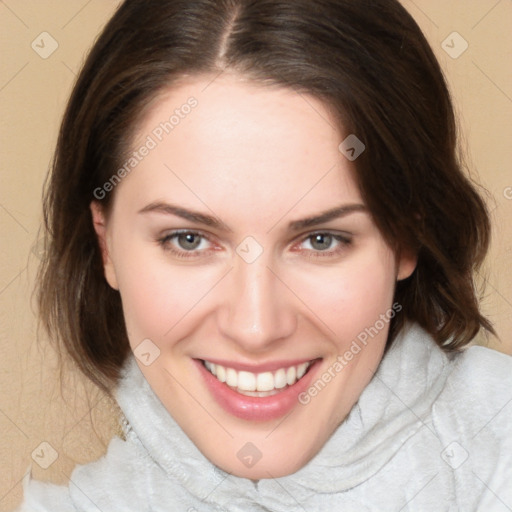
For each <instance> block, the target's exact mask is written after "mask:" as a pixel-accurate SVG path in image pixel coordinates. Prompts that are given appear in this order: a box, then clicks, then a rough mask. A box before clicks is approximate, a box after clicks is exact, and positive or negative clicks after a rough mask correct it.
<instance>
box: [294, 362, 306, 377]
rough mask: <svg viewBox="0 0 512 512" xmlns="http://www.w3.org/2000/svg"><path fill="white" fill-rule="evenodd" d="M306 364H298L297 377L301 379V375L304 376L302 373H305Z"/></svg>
mask: <svg viewBox="0 0 512 512" xmlns="http://www.w3.org/2000/svg"><path fill="white" fill-rule="evenodd" d="M308 366H309V364H308V363H302V364H299V366H297V379H302V377H304V374H305V373H306V370H307V369H308Z"/></svg>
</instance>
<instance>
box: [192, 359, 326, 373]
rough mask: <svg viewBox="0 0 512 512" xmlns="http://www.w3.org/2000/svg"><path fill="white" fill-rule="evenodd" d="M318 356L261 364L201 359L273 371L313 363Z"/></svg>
mask: <svg viewBox="0 0 512 512" xmlns="http://www.w3.org/2000/svg"><path fill="white" fill-rule="evenodd" d="M316 359H318V358H310V359H287V360H281V361H269V362H266V363H261V364H247V363H239V362H236V361H227V360H225V359H215V358H211V359H210V358H209V357H206V358H204V359H201V360H202V361H208V362H210V363H214V364H219V365H221V366H224V367H225V368H233V370H236V371H239V372H240V371H245V372H251V373H263V372H273V371H276V370H279V369H280V368H289V367H290V366H298V365H300V364H302V363H309V362H311V363H313V361H315V360H316Z"/></svg>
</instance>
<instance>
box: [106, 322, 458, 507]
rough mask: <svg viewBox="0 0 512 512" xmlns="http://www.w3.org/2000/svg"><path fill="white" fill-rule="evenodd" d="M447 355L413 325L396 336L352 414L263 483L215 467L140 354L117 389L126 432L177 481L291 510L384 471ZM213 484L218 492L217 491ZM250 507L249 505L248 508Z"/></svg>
mask: <svg viewBox="0 0 512 512" xmlns="http://www.w3.org/2000/svg"><path fill="white" fill-rule="evenodd" d="M447 362H448V357H447V355H446V354H445V353H444V352H443V351H442V350H441V349H440V348H439V347H438V346H437V345H436V344H435V342H434V341H433V339H432V338H431V336H430V335H429V334H427V333H426V332H425V331H424V330H423V329H421V328H420V327H419V326H418V325H416V324H409V325H408V326H407V327H406V329H404V330H403V331H402V332H401V333H400V334H399V335H398V337H397V338H396V340H395V341H394V343H393V345H392V346H391V348H390V350H389V351H388V352H387V354H386V355H385V356H384V358H383V360H382V361H381V363H380V365H379V368H378V370H377V372H376V373H375V375H374V377H373V378H372V380H371V381H370V383H369V384H368V385H367V387H366V388H365V389H364V391H363V393H362V394H361V396H360V398H359V400H358V402H357V403H356V404H355V405H354V407H353V408H352V410H351V412H350V414H349V415H348V416H347V418H346V419H345V421H343V423H342V424H341V425H340V426H339V427H338V428H337V429H336V431H335V432H334V433H333V435H332V436H331V437H330V438H329V440H328V441H327V442H326V444H325V445H324V446H323V447H322V449H321V450H320V451H319V452H318V453H317V454H316V456H314V457H313V458H312V459H311V460H310V461H309V463H308V464H306V465H305V466H304V467H303V468H301V469H300V470H299V471H297V472H296V473H294V474H292V475H289V476H285V477H281V478H277V479H263V480H260V481H259V482H257V483H254V482H252V481H251V480H249V479H245V478H239V477H235V476H233V475H229V474H228V473H226V472H224V471H222V470H221V469H219V468H217V467H215V466H214V465H213V464H212V463H211V462H210V461H209V460H208V459H206V457H205V456H204V455H203V454H202V453H201V452H200V451H199V450H198V449H197V447H196V446H195V445H194V444H193V443H192V441H191V440H190V439H189V438H188V437H187V435H186V434H185V433H184V432H183V431H182V430H181V428H180V427H179V426H178V424H177V423H176V422H175V421H174V420H173V418H172V417H171V415H170V414H169V413H168V412H167V410H166V409H165V408H164V406H163V405H162V403H161V402H160V400H159V399H158V397H157V396H156V395H155V394H154V392H153V391H152V389H151V387H150V386H149V384H148V382H147V381H146V379H145V378H144V376H143V374H142V373H141V371H140V369H139V367H138V366H137V363H136V361H135V358H134V356H133V355H130V357H129V358H128V359H127V361H126V363H125V366H124V367H123V370H122V376H121V379H120V383H119V386H118V389H117V396H116V397H117V401H118V403H119V405H120V407H121V409H122V411H123V413H124V415H125V418H126V425H127V428H126V435H127V437H130V436H132V437H135V438H137V439H138V440H139V441H140V443H142V445H143V446H144V448H145V450H147V452H148V455H149V456H150V457H151V458H152V459H153V460H154V462H155V464H157V465H159V466H160V467H161V468H162V469H163V470H164V471H165V473H166V474H167V475H168V477H169V479H170V482H171V481H173V482H175V485H179V486H181V487H183V488H185V489H187V490H188V492H189V493H190V494H191V495H192V496H195V497H197V498H198V499H200V500H202V501H204V502H205V503H211V504H212V505H218V506H221V507H222V506H223V505H225V504H227V503H230V506H233V504H234V503H235V502H236V504H237V505H238V506H239V507H240V509H241V510H255V509H254V508H253V507H254V504H258V505H259V506H260V507H261V508H258V509H257V510H265V509H267V508H268V509H271V510H275V511H281V510H283V511H285V510H287V508H288V509H289V508H290V507H293V506H296V505H297V503H302V502H304V501H305V500H308V499H310V498H311V497H312V495H319V494H324V493H329V494H334V493H339V492H343V491H346V490H348V489H350V488H352V487H355V486H357V485H359V484H361V483H362V482H364V481H365V480H368V479H369V478H371V477H372V476H373V475H374V474H375V473H377V472H378V471H379V470H380V469H381V468H382V467H383V466H384V465H385V464H386V463H387V462H388V461H389V460H390V459H391V458H392V457H393V455H394V454H395V453H396V452H397V451H398V450H399V449H400V447H401V446H402V445H403V444H404V443H405V442H406V441H407V440H408V439H409V438H410V437H412V436H414V435H415V434H416V433H417V432H418V431H419V430H420V429H421V428H422V427H423V426H425V424H426V422H427V421H428V419H427V418H428V416H429V412H430V409H431V406H432V404H433V402H434V400H435V399H436V397H437V396H438V394H439V393H440V391H441V389H442V388H443V386H444V381H445V373H446V372H445V371H444V370H445V368H446V366H447ZM212 489H214V491H212ZM244 506H245V509H244Z"/></svg>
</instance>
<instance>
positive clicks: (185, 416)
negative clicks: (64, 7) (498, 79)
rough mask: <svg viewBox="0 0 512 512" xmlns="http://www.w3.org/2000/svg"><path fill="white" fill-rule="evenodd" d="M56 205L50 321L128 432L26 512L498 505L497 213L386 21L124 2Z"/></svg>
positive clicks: (291, 4) (72, 135)
mask: <svg viewBox="0 0 512 512" xmlns="http://www.w3.org/2000/svg"><path fill="white" fill-rule="evenodd" d="M45 211H46V219H47V225H48V230H49V233H50V242H49V247H48V252H47V258H46V261H45V262H44V264H43V267H42V271H41V289H40V306H41V314H42V318H43V320H44V322H45V323H46V326H47V328H48V330H49V332H50V333H51V334H52V335H53V336H54V337H55V339H58V340H60V343H61V347H62V351H66V352H67V353H68V354H70V355H71V357H72V358H73V359H74V360H75V361H76V363H77V364H78V365H79V367H80V368H81V369H82V370H83V372H84V373H85V375H86V376H87V377H88V378H90V379H91V380H92V381H93V382H95V383H96V384H97V385H98V386H100V387H101V388H102V389H103V390H104V391H106V392H107V393H112V394H114V395H115V397H116V399H117V401H118V403H119V405H120V406H121V409H122V410H123V414H124V418H123V425H124V434H125V435H124V439H120V438H114V439H113V440H112V441H111V444H110V446H109V450H108V453H107V455H106V456H105V457H104V458H102V459H100V460H99V461H97V462H95V463H92V464H89V465H86V466H79V467H77V468H76V469H75V470H74V472H73V474H72V475H71V482H70V484H69V487H58V486H51V485H48V484H42V483H40V482H37V481H34V480H32V479H31V478H30V475H29V476H28V477H27V479H26V481H25V484H24V486H25V503H24V505H22V508H21V510H32V509H37V510H53V511H55V510H66V511H67V510H87V511H89V510H137V511H141V510H162V511H163V510H189V511H196V510H197V511H207V510H208V511H209V510H229V511H264V510H272V511H279V512H281V511H287V512H288V511H291V510H338V509H339V510H357V511H361V510H436V511H437V510H499V509H500V508H499V507H503V506H505V507H506V506H508V507H512V494H511V490H510V485H509V483H510V478H511V465H510V462H511V458H512V456H511V441H510V435H507V434H508V433H509V430H508V429H509V424H510V419H511V418H510V416H511V412H510V407H508V408H507V404H509V403H510V401H511V400H512V392H511V391H510V390H511V389H512V388H511V386H510V384H511V380H512V379H511V374H512V372H511V370H512V361H511V358H510V357H508V356H506V355H503V354H499V353H497V352H493V351H491V350H489V349H485V348H483V347H471V348H467V346H468V344H469V343H470V342H471V340H472V339H473V338H474V337H475V335H476V334H477V333H478V332H479V330H480V329H483V330H484V331H488V332H489V333H493V332H494V331H493V329H492V326H491V325H490V323H489V322H488V320H486V319H485V318H484V317H483V316H482V314H481V313H480V311H479V306H478V300H477V297H476V294H475V287H474V281H473V272H474V271H475V270H476V269H478V267H479V265H480V264H481V262H482V260H483V258H484V256H485V253H486V251H487V247H488V243H489V221H488V216H487V213H486V208H485V205H484V203H483V201H482V200H481V198H480V197H479V195H478V194H477V192H476V191H475V189H474V187H473V186H472V185H471V183H470V182H469V180H468V179H467V178H466V177H465V176H464V174H463V172H462V170H461V166H460V164H459V161H458V159H457V156H456V128H455V120H454V115H453V110H452V106H451V102H450V98H449V94H448V92H447V88H446V84H445V81H444V79H443V76H442V73H441V70H440V68H439V65H438V63H437V61H436V59H435V58H434V56H433V53H432V51H431V49H430V48H429V46H428V44H427V42H426V40H425V38H424V37H423V35H422V34H421V32H420V30H419V28H418V27H417V25H416V24H415V22H414V21H413V20H412V18H411V17H410V16H409V15H408V14H407V12H406V11H405V10H404V9H403V8H402V7H401V6H400V4H399V3H398V2H396V1H394V0H372V1H370V0H364V1H361V0H357V1H355V0H336V1H334V0H286V1H281V0H278V1H276V0H272V1H270V0H253V1H246V0H245V1H244V0H226V1H214V0H192V1H190V0H187V1H180V0H167V1H161V0H160V1H156V0H151V1H141V0H127V1H125V2H124V3H123V4H122V5H121V6H120V8H119V9H118V11H117V12H116V14H115V15H114V17H113V18H112V20H111V21H110V22H109V23H108V25H107V26H106V28H105V29H104V31H103V33H102V35H101V37H100V38H99V40H98V41H97V43H96V44H95V46H94V47H93V49H92V51H91V53H90V55H89V57H88V59H87V61H86V63H85V66H84V69H83V70H82V72H81V74H80V76H79V79H78V81H77V84H76V86H75V89H74V91H73V94H72V97H71V99H70V102H69V105H68V109H67V112H66V115H65V118H64V121H63V124H62V129H61V134H60V138H59V142H58V147H57V151H56V158H55V162H54V167H53V172H52V174H51V177H50V180H49V185H48V189H47V195H46V200H45ZM117 384H118V386H117Z"/></svg>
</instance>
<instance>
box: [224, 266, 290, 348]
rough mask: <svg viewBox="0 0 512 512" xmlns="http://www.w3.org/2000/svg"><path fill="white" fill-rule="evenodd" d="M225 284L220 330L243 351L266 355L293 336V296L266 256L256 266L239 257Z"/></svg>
mask: <svg viewBox="0 0 512 512" xmlns="http://www.w3.org/2000/svg"><path fill="white" fill-rule="evenodd" d="M223 285H224V290H223V292H224V299H223V304H222V307H221V308H219V310H218V316H217V321H218V327H219V330H220V332H221V334H222V335H224V336H225V337H227V338H229V339H231V340H232V341H233V342H234V343H236V344H237V345H238V347H239V348H241V349H243V351H244V352H246V353H249V352H252V353H255V352H264V351H266V350H268V349H269V348H270V347H273V346H274V344H275V343H277V342H279V341H282V340H284V339H286V338H288V337H289V336H291V335H292V334H293V333H294V331H295V329H296V323H297V314H296V312H295V311H294V308H293V296H292V294H291V293H290V291H289V290H288V289H287V288H286V286H284V284H283V283H282V282H281V281H280V279H279V277H278V275H277V273H276V272H275V271H273V270H270V268H269V267H268V262H267V260H266V259H265V258H264V257H263V256H261V257H260V258H259V259H258V260H256V261H255V262H253V263H246V262H245V261H244V260H243V259H242V258H238V259H237V261H236V262H235V265H234V268H233V269H232V271H231V272H230V273H229V275H228V276H227V279H226V282H225V283H223Z"/></svg>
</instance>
